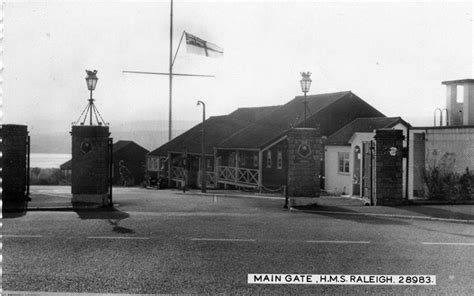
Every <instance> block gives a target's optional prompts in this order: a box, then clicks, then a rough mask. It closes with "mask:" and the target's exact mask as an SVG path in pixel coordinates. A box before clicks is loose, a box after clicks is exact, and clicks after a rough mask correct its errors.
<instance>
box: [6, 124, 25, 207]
mask: <svg viewBox="0 0 474 296" xmlns="http://www.w3.org/2000/svg"><path fill="white" fill-rule="evenodd" d="M0 136H1V138H2V141H1V143H0V150H1V151H2V158H1V166H2V171H1V177H2V190H3V191H2V199H4V200H8V199H11V200H13V199H14V200H23V199H24V198H25V193H26V186H27V184H26V182H27V180H26V176H27V175H26V174H27V172H26V170H27V167H26V153H27V149H26V143H27V138H28V131H27V126H26V125H15V124H4V125H1V126H0Z"/></svg>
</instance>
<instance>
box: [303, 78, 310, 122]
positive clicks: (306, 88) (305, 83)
mask: <svg viewBox="0 0 474 296" xmlns="http://www.w3.org/2000/svg"><path fill="white" fill-rule="evenodd" d="M301 77H302V78H301V80H300V83H301V91H302V92H303V93H304V102H303V104H304V121H303V126H304V127H306V104H307V103H308V102H307V101H306V93H307V92H308V91H309V87H310V86H311V72H301Z"/></svg>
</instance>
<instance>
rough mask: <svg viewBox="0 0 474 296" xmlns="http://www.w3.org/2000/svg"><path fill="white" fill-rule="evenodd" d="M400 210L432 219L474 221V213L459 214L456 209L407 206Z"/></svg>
mask: <svg viewBox="0 0 474 296" xmlns="http://www.w3.org/2000/svg"><path fill="white" fill-rule="evenodd" d="M445 207H449V206H445ZM400 208H401V209H403V210H406V211H410V212H414V213H418V214H423V215H426V216H430V217H437V218H443V219H459V220H474V213H462V212H457V211H456V209H441V208H433V207H429V206H406V207H400ZM469 209H472V207H469Z"/></svg>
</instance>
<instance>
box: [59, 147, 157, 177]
mask: <svg viewBox="0 0 474 296" xmlns="http://www.w3.org/2000/svg"><path fill="white" fill-rule="evenodd" d="M130 144H133V145H136V146H138V147H140V148H142V149H143V151H146V152H148V150H147V149H145V148H143V147H142V146H140V145H138V144H137V143H135V142H133V141H124V140H119V141H117V142H115V143H114V145H113V148H112V149H113V150H112V153H117V152H118V151H120V150H122V149H124V148H125V147H127V146H129V145H130ZM71 167H72V159H70V160H68V161H66V162H65V163H63V164H61V165H60V166H59V168H60V169H61V170H70V169H71Z"/></svg>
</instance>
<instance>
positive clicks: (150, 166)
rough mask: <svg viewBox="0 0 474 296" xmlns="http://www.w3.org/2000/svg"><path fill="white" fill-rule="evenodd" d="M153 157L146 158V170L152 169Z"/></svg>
mask: <svg viewBox="0 0 474 296" xmlns="http://www.w3.org/2000/svg"><path fill="white" fill-rule="evenodd" d="M152 161H153V159H152V158H151V157H149V158H148V170H151V169H153V162H152Z"/></svg>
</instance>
